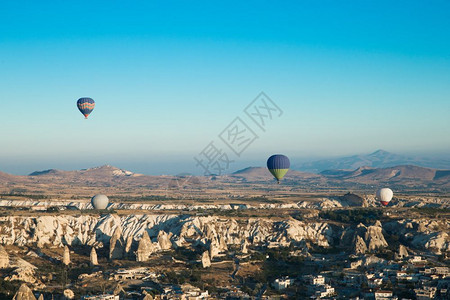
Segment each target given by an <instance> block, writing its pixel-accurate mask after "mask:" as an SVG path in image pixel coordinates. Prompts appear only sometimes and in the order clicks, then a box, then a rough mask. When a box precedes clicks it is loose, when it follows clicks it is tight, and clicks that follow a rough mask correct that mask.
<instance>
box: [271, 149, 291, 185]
mask: <svg viewBox="0 0 450 300" xmlns="http://www.w3.org/2000/svg"><path fill="white" fill-rule="evenodd" d="M290 165H291V163H290V162H289V158H287V156H285V155H282V154H275V155H272V156H271V157H269V159H268V160H267V169H269V171H270V173H272V175H273V177H275V178H276V179H277V181H278V184H280V180H281V179H282V178H283V177H284V175H286V173H287V171H288V170H289V167H290Z"/></svg>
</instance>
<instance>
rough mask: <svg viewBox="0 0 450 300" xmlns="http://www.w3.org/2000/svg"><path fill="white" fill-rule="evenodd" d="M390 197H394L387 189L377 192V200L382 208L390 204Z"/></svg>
mask: <svg viewBox="0 0 450 300" xmlns="http://www.w3.org/2000/svg"><path fill="white" fill-rule="evenodd" d="M392 196H394V193H393V192H392V190H391V189H389V188H382V189H379V190H378V191H377V199H378V200H379V201H380V202H381V204H382V205H384V206H387V205H388V204H389V202H391V200H392Z"/></svg>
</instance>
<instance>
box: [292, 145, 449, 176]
mask: <svg viewBox="0 0 450 300" xmlns="http://www.w3.org/2000/svg"><path fill="white" fill-rule="evenodd" d="M401 165H414V166H420V167H426V168H434V169H450V160H439V159H428V158H422V157H410V156H405V155H400V154H394V153H390V152H387V151H384V150H377V151H375V152H373V153H370V154H365V155H352V156H346V157H340V158H332V159H323V160H317V161H312V162H306V163H302V164H297V165H294V166H293V167H292V169H294V170H299V171H304V172H312V173H320V172H323V171H326V170H355V169H358V168H360V167H365V166H367V167H372V168H389V167H394V166H401Z"/></svg>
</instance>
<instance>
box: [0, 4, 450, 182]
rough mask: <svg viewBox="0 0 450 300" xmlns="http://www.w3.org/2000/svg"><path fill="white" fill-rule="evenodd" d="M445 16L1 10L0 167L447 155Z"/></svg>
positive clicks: (371, 8) (166, 166)
mask: <svg viewBox="0 0 450 300" xmlns="http://www.w3.org/2000/svg"><path fill="white" fill-rule="evenodd" d="M439 3H440V5H436V6H430V5H427V4H425V3H422V2H419V1H412V2H411V1H410V2H408V3H407V5H404V4H402V3H391V2H388V1H384V2H383V1H382V2H377V3H376V4H375V3H373V4H372V3H365V2H348V3H335V2H333V1H329V2H326V3H323V2H322V3H308V5H306V4H305V3H301V2H287V3H284V4H283V5H280V4H276V3H270V2H252V1H250V2H245V3H240V2H227V4H217V3H214V4H212V3H189V4H186V3H183V2H173V3H172V2H171V3H160V4H155V3H147V2H140V3H135V4H133V5H131V4H128V3H112V2H102V1H99V2H96V3H91V2H83V1H81V2H77V4H76V5H75V4H69V3H53V2H51V1H49V2H46V1H43V2H39V3H33V2H31V3H28V5H27V6H26V7H25V8H24V7H23V5H21V4H20V3H15V2H9V3H5V4H4V5H3V7H2V10H1V11H0V36H1V39H0V57H1V59H0V109H1V111H2V118H1V119H0V126H1V128H3V130H1V131H0V140H1V147H0V170H1V171H7V172H11V173H16V174H27V173H29V172H32V171H35V170H39V169H48V168H61V169H79V168H82V167H84V168H86V167H93V166H98V165H102V164H111V165H117V166H118V167H121V168H124V169H134V170H135V171H136V172H142V173H152V174H162V173H165V172H168V173H173V174H177V173H181V172H191V173H195V172H196V171H198V172H201V170H197V169H196V167H195V165H196V162H195V161H194V159H193V158H194V157H195V156H198V155H199V153H201V152H202V150H204V149H205V147H206V146H207V145H208V144H209V143H210V142H212V141H214V143H215V144H216V145H217V146H218V147H220V149H221V150H222V151H223V152H226V153H227V155H228V156H229V159H230V160H233V161H235V162H236V164H237V165H244V164H246V162H257V161H260V162H261V163H260V165H261V166H263V165H264V164H265V159H266V158H267V157H268V156H269V155H270V154H272V153H284V154H286V155H288V156H289V157H291V158H293V159H297V158H304V159H311V160H313V159H320V158H327V157H339V156H346V155H353V154H364V153H370V152H373V151H375V150H376V149H386V150H388V151H390V152H393V153H400V154H402V153H405V154H417V155H421V156H422V155H423V156H438V155H439V156H442V155H445V153H448V152H449V151H448V150H449V149H450V139H449V138H448V137H449V136H450V118H449V115H450V101H449V99H450V86H449V84H448V82H450V59H449V56H448V53H450V30H448V29H449V28H450V19H449V18H448V16H447V13H446V12H447V11H448V10H449V9H450V3H449V2H445V1H441V2H439ZM86 5H88V6H89V9H88V10H86V9H85V6H86ZM261 92H264V93H265V94H266V95H267V96H268V97H269V98H270V99H271V100H272V101H273V104H275V105H276V106H277V107H278V108H279V110H278V111H276V113H275V112H274V115H273V116H271V118H266V121H267V122H266V123H265V127H264V128H262V127H259V126H258V125H257V124H255V122H254V120H252V119H251V118H250V117H249V115H246V114H245V109H246V107H247V106H248V105H249V104H250V103H251V102H252V101H253V100H254V99H255V98H256V97H257V96H258V95H259V94H260V93H261ZM86 96H87V97H92V98H93V99H94V100H95V101H96V108H95V109H94V111H93V113H92V114H91V116H90V118H89V119H88V120H84V119H83V116H82V115H81V114H80V113H79V111H78V110H77V108H76V101H77V99H78V98H80V97H86ZM267 112H269V111H267ZM236 118H240V119H239V120H241V121H242V122H245V124H247V125H248V127H250V129H251V130H252V131H253V134H254V136H255V139H254V140H252V142H251V143H250V144H249V145H248V147H246V148H245V149H243V151H242V153H239V155H237V154H236V152H233V151H232V150H230V149H229V148H228V147H227V145H226V144H224V142H223V141H222V140H221V139H220V138H219V136H220V134H221V133H223V132H224V130H225V129H226V128H228V126H229V125H230V124H231V122H232V121H233V120H235V119H236ZM223 137H224V136H222V138H223ZM244 150H245V151H244ZM223 152H222V153H223ZM233 168H235V167H234V166H233ZM142 170H144V171H145V172H143V171H142ZM231 171H232V169H231V167H230V169H229V170H227V172H231Z"/></svg>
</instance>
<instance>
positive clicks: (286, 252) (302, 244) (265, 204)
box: [0, 166, 450, 299]
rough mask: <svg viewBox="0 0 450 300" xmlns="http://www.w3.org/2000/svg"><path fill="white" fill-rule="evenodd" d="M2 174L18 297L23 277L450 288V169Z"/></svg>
mask: <svg viewBox="0 0 450 300" xmlns="http://www.w3.org/2000/svg"><path fill="white" fill-rule="evenodd" d="M0 182H1V185H0V191H1V194H2V195H1V198H0V244H1V245H3V246H2V248H1V249H0V267H1V269H0V273H1V275H2V278H3V279H2V280H1V281H0V282H1V285H0V288H1V291H0V292H1V293H2V295H3V297H5V298H8V297H9V298H11V297H12V296H13V295H14V293H16V291H17V290H18V289H19V286H20V284H22V283H25V284H26V286H22V287H21V290H22V292H24V293H27V292H28V293H30V292H31V291H33V292H34V294H35V295H36V296H39V295H41V294H42V296H43V298H44V299H50V298H52V297H53V299H58V298H62V297H66V298H71V297H72V298H76V299H78V298H80V297H82V296H87V295H99V294H105V293H106V294H108V293H109V294H116V295H118V296H119V298H121V299H142V298H143V297H147V298H146V299H152V298H153V299H155V298H157V299H178V298H177V297H179V296H180V295H196V296H195V297H197V298H192V299H206V298H211V299H239V298H244V299H245V298H247V299H262V298H266V299H279V298H293V299H294V298H297V299H301V298H307V297H310V296H312V295H319V294H320V293H323V294H320V295H324V296H323V297H325V298H327V297H336V296H337V297H338V298H352V297H357V296H359V297H365V295H366V296H367V295H372V296H373V295H375V293H377V291H380V290H388V291H391V292H392V293H394V294H395V295H396V296H399V297H413V296H414V297H415V295H417V294H420V293H422V292H424V291H425V290H426V289H427V288H430V289H432V290H433V291H434V293H435V294H436V295H439V297H441V299H445V298H443V297H446V296H445V294H444V293H446V290H445V289H446V288H447V286H448V287H450V286H449V282H450V281H449V278H448V277H446V276H447V275H448V267H449V260H448V259H449V253H450V236H449V233H450V223H449V220H450V209H449V208H450V194H449V193H448V189H449V186H450V183H449V171H445V170H435V169H429V168H421V167H415V166H398V167H391V168H383V169H376V168H369V167H362V168H358V169H356V170H353V171H346V170H330V171H324V172H321V173H320V174H314V173H304V172H299V171H290V172H289V173H288V175H287V176H286V178H285V179H284V180H283V182H282V184H280V185H278V184H276V182H275V181H274V180H273V179H272V177H271V176H270V174H269V173H268V172H267V170H266V169H264V168H247V169H243V170H241V171H238V172H235V173H233V174H230V175H224V176H208V177H204V176H190V175H184V176H146V175H140V174H134V173H133V172H130V171H125V170H121V169H118V168H115V167H112V166H102V167H98V168H92V169H87V170H81V171H58V170H48V171H39V172H34V173H32V174H30V175H29V176H13V175H9V174H4V173H2V174H1V176H0ZM384 185H386V186H389V187H391V188H392V189H393V190H394V193H395V194H394V198H393V200H392V201H391V203H390V204H389V205H388V206H387V207H382V206H381V205H380V204H379V202H378V201H377V199H375V195H374V192H375V190H376V189H377V188H379V187H380V186H384ZM97 193H104V194H107V195H108V196H109V198H110V201H111V203H110V204H109V206H108V209H107V210H102V211H99V210H94V209H93V208H92V206H91V204H90V197H91V196H92V195H94V194H97ZM446 272H447V273H446ZM404 273H405V274H409V275H408V276H410V277H405V278H402V277H401V276H403V274H404ZM380 274H381V275H380ZM411 276H412V277H411ZM411 278H412V279H411ZM316 281H319V283H315V282H316ZM322 281H323V282H322ZM280 282H281V283H280ZM280 284H281V285H280ZM318 293H319V294H318ZM64 295H65V296H64ZM69 296H70V297H69ZM372 296H370V297H372ZM150 297H151V298H150ZM180 297H181V296H180ZM193 297H194V296H193ZM370 297H369V296H367V298H370Z"/></svg>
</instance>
